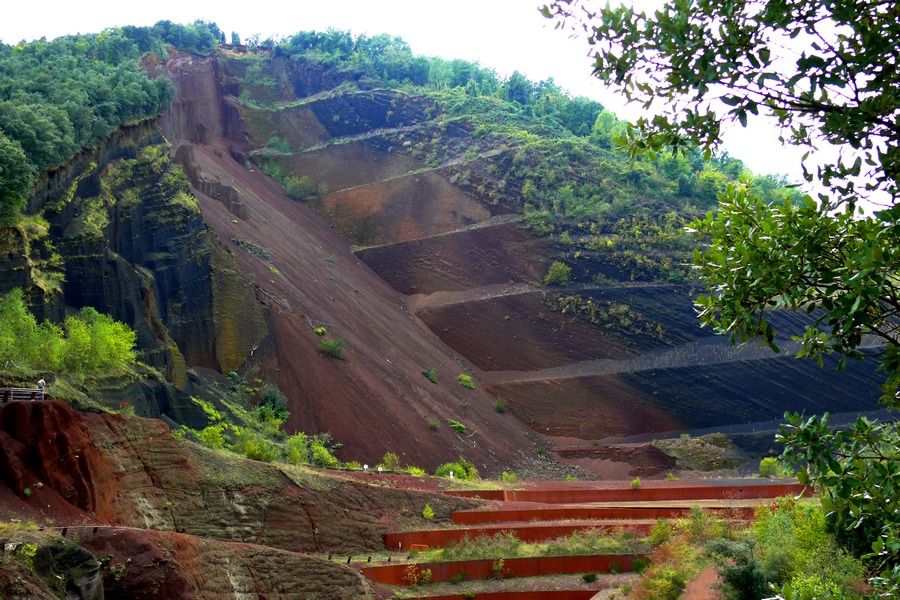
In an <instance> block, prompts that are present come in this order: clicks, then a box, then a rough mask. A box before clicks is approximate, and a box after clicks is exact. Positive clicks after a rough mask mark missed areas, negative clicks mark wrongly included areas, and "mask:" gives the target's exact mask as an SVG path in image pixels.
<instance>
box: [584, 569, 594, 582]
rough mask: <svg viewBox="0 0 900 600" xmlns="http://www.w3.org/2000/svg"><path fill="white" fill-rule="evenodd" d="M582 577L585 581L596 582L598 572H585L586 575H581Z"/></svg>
mask: <svg viewBox="0 0 900 600" xmlns="http://www.w3.org/2000/svg"><path fill="white" fill-rule="evenodd" d="M581 579H582V580H583V581H584V582H585V583H594V582H595V581H597V572H596V571H591V572H589V573H585V574H584V575H582V576H581Z"/></svg>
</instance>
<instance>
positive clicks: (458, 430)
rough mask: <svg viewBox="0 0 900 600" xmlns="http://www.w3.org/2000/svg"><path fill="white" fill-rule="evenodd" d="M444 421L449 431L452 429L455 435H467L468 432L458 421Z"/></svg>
mask: <svg viewBox="0 0 900 600" xmlns="http://www.w3.org/2000/svg"><path fill="white" fill-rule="evenodd" d="M445 420H446V421H447V425H448V426H449V427H450V429H452V430H453V431H455V432H456V433H459V434H462V435H465V434H466V433H468V431H469V430H468V429H467V428H466V426H465V425H463V424H462V423H460V422H459V421H454V420H453V419H445Z"/></svg>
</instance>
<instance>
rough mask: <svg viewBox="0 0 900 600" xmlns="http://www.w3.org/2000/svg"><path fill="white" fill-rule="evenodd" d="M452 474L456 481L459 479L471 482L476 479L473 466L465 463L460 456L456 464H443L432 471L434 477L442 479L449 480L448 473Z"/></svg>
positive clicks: (476, 470) (475, 470)
mask: <svg viewBox="0 0 900 600" xmlns="http://www.w3.org/2000/svg"><path fill="white" fill-rule="evenodd" d="M451 471H452V472H453V477H455V478H456V479H461V480H464V481H471V480H473V479H478V469H476V468H475V465H473V464H472V463H470V462H469V461H467V460H466V459H465V458H463V457H462V456H460V457H459V460H458V461H457V462H452V463H444V464H443V465H441V466H439V467H438V468H437V469H435V471H434V475H435V477H444V478H449V477H450V472H451Z"/></svg>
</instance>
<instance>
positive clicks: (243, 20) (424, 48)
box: [0, 0, 801, 179]
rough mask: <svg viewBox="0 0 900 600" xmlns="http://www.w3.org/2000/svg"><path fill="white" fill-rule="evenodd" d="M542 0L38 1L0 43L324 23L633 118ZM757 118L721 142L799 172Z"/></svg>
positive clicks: (5, 27)
mask: <svg viewBox="0 0 900 600" xmlns="http://www.w3.org/2000/svg"><path fill="white" fill-rule="evenodd" d="M605 1H606V0H598V2H602V3H604V4H605ZM639 1H642V2H646V1H652V0H639ZM542 4H543V0H455V1H454V2H441V3H438V2H432V1H428V0H380V1H376V0H332V1H330V2H325V1H323V0H318V1H310V0H294V1H293V2H289V3H288V2H286V3H280V2H279V3H267V4H266V5H263V4H256V3H253V2H230V1H228V0H179V1H175V0H152V1H149V2H147V1H132V0H124V1H118V2H115V3H113V2H97V1H91V0H84V1H82V2H72V1H71V0H45V1H44V2H38V3H35V4H31V3H30V2H17V3H15V4H14V5H13V6H10V7H7V8H5V9H4V11H3V12H4V15H3V18H2V20H0V40H2V41H3V42H4V43H6V44H14V43H16V42H18V41H20V40H23V39H24V40H29V41H30V40H33V39H37V38H40V37H46V38H47V39H52V38H54V37H58V36H61V35H66V34H71V33H97V32H99V31H101V30H102V29H105V28H107V27H114V26H122V25H152V24H154V23H155V22H157V21H160V20H169V21H172V22H175V23H188V22H192V21H194V20H196V19H203V20H204V21H214V22H216V23H217V24H218V25H219V28H220V29H221V30H222V31H223V32H225V35H226V38H230V34H231V32H232V31H236V32H237V33H239V34H240V36H241V37H242V38H243V39H246V38H247V37H249V36H251V35H253V34H256V33H259V34H260V35H261V37H262V39H265V38H266V37H268V36H270V35H272V36H273V37H276V38H277V37H280V36H285V35H290V34H293V33H296V32H298V31H305V30H325V29H327V28H328V27H334V28H336V29H345V30H350V31H352V32H353V33H354V34H362V33H366V34H369V35H375V34H378V33H387V34H390V35H395V36H399V37H401V38H403V39H404V40H406V42H408V43H409V45H410V46H411V47H412V50H413V53H415V54H423V55H426V56H441V57H443V58H446V59H453V58H462V59H465V60H469V61H478V62H479V63H480V64H481V65H482V66H484V67H488V68H492V69H495V70H496V71H497V73H498V74H499V75H500V76H501V77H504V76H507V75H509V74H510V73H512V72H513V71H514V70H517V69H518V70H519V71H520V72H522V73H523V74H525V75H526V76H527V77H528V78H529V79H531V80H532V81H535V82H537V81H540V80H543V79H547V78H550V77H552V78H553V79H554V81H555V82H556V83H557V84H558V85H560V86H561V87H563V88H564V89H566V90H568V91H569V93H571V94H573V95H576V96H587V97H589V98H592V99H594V100H597V101H599V102H601V103H602V104H603V105H604V106H606V107H607V108H609V109H610V110H611V111H612V112H614V113H616V115H618V116H619V117H620V118H626V119H636V118H637V116H639V114H640V112H639V109H638V107H637V106H635V105H628V106H626V105H625V103H624V99H622V98H621V97H619V96H618V95H617V94H615V93H613V92H612V91H611V90H607V89H605V88H604V86H603V85H602V84H600V82H598V81H597V80H595V79H594V78H592V77H591V76H590V72H591V68H590V64H591V62H590V59H588V58H587V50H588V46H587V44H586V43H585V42H584V40H583V39H570V38H569V37H568V35H567V34H566V33H563V32H562V31H561V30H554V29H553V22H552V21H548V20H547V19H544V18H543V17H542V16H541V15H540V14H539V13H538V10H537V8H538V6H540V5H542ZM766 125H767V124H766V122H765V121H764V120H759V121H758V122H757V123H755V124H754V123H753V122H751V126H750V128H749V129H747V130H739V131H735V132H733V133H731V134H729V136H728V137H727V138H726V146H725V149H726V150H728V152H729V153H730V154H731V155H732V156H735V157H737V158H740V159H741V160H743V161H744V163H745V164H747V165H748V166H749V167H750V168H751V169H752V170H753V171H754V172H756V173H784V174H788V175H789V176H790V177H792V178H793V179H799V177H800V166H799V165H800V156H801V153H800V152H798V151H796V149H785V148H783V147H781V145H780V144H779V143H778V141H777V137H778V136H777V133H776V132H774V131H772V130H771V129H769V128H767V126H766Z"/></svg>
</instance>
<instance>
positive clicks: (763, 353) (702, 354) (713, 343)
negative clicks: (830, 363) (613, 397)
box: [482, 338, 797, 385]
mask: <svg viewBox="0 0 900 600" xmlns="http://www.w3.org/2000/svg"><path fill="white" fill-rule="evenodd" d="M796 345H797V344H796V343H793V342H792V343H790V344H784V348H785V349H786V350H787V352H786V353H785V354H784V355H785V356H792V355H793V354H792V352H793V351H794V350H795V349H794V346H796ZM765 358H768V359H772V358H776V359H777V358H778V355H774V354H772V352H771V351H770V350H769V349H768V348H760V347H758V346H752V345H751V346H742V347H739V348H731V347H729V346H726V345H724V344H722V339H721V338H707V339H701V340H698V341H696V342H692V343H689V344H683V345H681V346H677V347H675V348H662V349H658V350H651V351H649V352H647V353H646V354H642V355H641V356H637V357H635V358H629V359H624V360H608V359H603V360H588V361H583V362H576V363H571V364H568V365H563V366H561V367H552V368H549V369H541V370H539V371H489V372H486V373H484V374H483V375H482V379H483V381H484V382H485V383H487V384H492V385H502V384H508V383H522V382H527V381H546V380H553V379H572V378H578V377H592V376H595V375H613V374H617V373H635V372H638V371H648V370H654V369H674V368H680V367H695V366H699V365H715V364H722V363H730V362H737V361H742V360H759V359H765Z"/></svg>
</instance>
